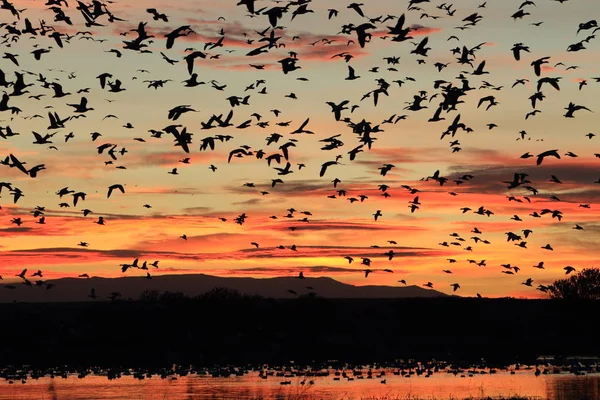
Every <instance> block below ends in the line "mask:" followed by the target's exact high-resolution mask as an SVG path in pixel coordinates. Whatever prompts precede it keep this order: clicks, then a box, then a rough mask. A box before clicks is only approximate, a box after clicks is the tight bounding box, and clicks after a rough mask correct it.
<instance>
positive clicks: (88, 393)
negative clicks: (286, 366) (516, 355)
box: [0, 369, 600, 400]
mask: <svg viewBox="0 0 600 400" xmlns="http://www.w3.org/2000/svg"><path fill="white" fill-rule="evenodd" d="M393 372H394V371H392V370H390V371H387V372H386V373H385V374H384V375H382V376H381V377H380V378H376V377H375V376H373V378H372V379H368V378H367V377H365V378H363V379H354V380H349V379H347V378H346V379H344V378H342V379H339V380H334V378H335V376H334V375H333V374H332V375H330V376H323V377H311V378H310V379H311V381H312V382H313V383H312V384H311V383H310V382H311V381H308V380H306V378H304V377H286V378H283V377H276V376H269V377H268V378H267V379H262V378H261V377H260V376H259V374H258V373H256V372H249V373H248V374H245V375H243V376H232V377H229V378H212V377H209V376H206V375H196V374H190V375H187V376H183V377H177V378H175V377H167V378H166V379H161V377H160V376H153V377H151V378H145V379H142V380H140V379H136V378H134V377H133V376H123V377H122V378H120V379H116V380H111V381H109V380H108V379H107V378H106V377H104V376H93V375H88V376H86V377H85V378H83V379H78V378H77V376H76V375H70V376H68V377H67V378H60V377H56V378H50V377H44V378H39V379H37V380H32V379H28V380H27V382H26V383H25V384H23V383H21V382H20V381H15V383H13V384H9V383H8V382H6V381H3V382H1V383H0V400H2V399H11V400H15V399H23V400H25V399H28V400H29V399H53V400H55V399H56V400H59V399H60V400H89V399H98V400H109V399H111V400H112V399H114V400H140V399H144V400H151V399H161V400H175V399H176V400H184V399H185V400H192V399H193V400H230V399H236V400H259V399H260V400H359V399H384V398H387V399H408V398H410V399H414V398H423V399H431V398H435V399H439V400H443V399H451V398H452V399H462V398H470V397H473V398H478V397H482V396H491V397H498V396H505V397H509V396H526V397H531V398H539V399H548V400H573V399H578V400H588V399H589V400H592V399H594V400H597V399H600V390H599V387H600V374H588V375H584V376H576V375H574V374H543V375H540V376H536V375H535V374H534V371H533V370H532V369H528V370H519V371H515V373H509V372H507V371H505V372H498V373H496V374H489V373H486V374H478V373H476V374H473V375H472V376H470V375H465V376H464V377H461V376H460V375H458V376H455V375H454V374H449V373H445V372H440V373H436V374H433V375H431V376H430V377H425V376H411V377H404V376H399V375H394V373H393ZM284 381H289V382H291V383H290V384H285V385H282V384H281V382H284ZM382 382H385V383H382Z"/></svg>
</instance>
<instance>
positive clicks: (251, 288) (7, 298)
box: [0, 274, 448, 302]
mask: <svg viewBox="0 0 600 400" xmlns="http://www.w3.org/2000/svg"><path fill="white" fill-rule="evenodd" d="M46 284H53V285H54V287H52V288H51V289H50V290H47V289H45V288H44V287H28V286H26V285H23V284H21V283H14V284H12V285H13V286H16V289H12V290H8V289H5V290H3V291H0V302H12V301H19V302H77V301H86V300H90V297H89V295H90V293H91V290H92V288H93V289H94V290H95V293H96V296H97V300H107V296H109V295H110V294H111V293H112V292H118V293H120V294H121V298H124V299H128V298H131V299H138V298H139V296H140V294H141V293H142V292H144V291H146V290H156V291H158V292H159V293H162V292H181V293H183V294H184V295H186V296H190V297H193V296H197V295H200V294H202V293H206V292H208V291H210V290H211V289H214V288H216V287H223V288H228V289H232V290H237V291H239V292H240V293H242V294H247V295H260V296H263V297H270V298H282V299H285V298H294V297H296V296H301V295H307V294H309V293H311V292H312V293H315V294H316V295H318V296H320V297H325V298H357V299H368V298H372V299H382V298H409V297H446V296H448V295H447V294H445V293H442V292H438V291H435V290H432V289H424V288H421V287H418V286H416V285H410V286H401V287H398V286H385V285H367V286H354V285H350V284H346V283H343V282H339V281H337V280H335V279H333V278H329V277H316V278H304V279H299V278H298V277H271V278H251V277H220V276H214V275H207V274H177V275H174V274H171V275H156V276H153V277H152V279H147V278H145V277H117V278H104V277H94V276H93V277H91V278H60V279H53V280H47V281H46ZM292 291H293V292H295V293H296V294H294V293H292Z"/></svg>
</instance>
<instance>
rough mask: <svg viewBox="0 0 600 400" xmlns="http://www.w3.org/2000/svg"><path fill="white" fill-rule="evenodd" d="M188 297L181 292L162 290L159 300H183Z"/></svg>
mask: <svg viewBox="0 0 600 400" xmlns="http://www.w3.org/2000/svg"><path fill="white" fill-rule="evenodd" d="M189 299H190V298H189V297H188V296H186V295H185V294H183V293H182V292H164V293H163V294H161V295H160V301H183V300H189Z"/></svg>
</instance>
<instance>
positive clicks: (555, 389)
mask: <svg viewBox="0 0 600 400" xmlns="http://www.w3.org/2000/svg"><path fill="white" fill-rule="evenodd" d="M546 393H547V396H548V397H549V398H552V399H554V400H571V399H573V398H575V397H574V396H575V395H576V396H577V397H576V398H577V399H580V400H598V399H600V379H598V378H597V377H596V378H595V379H594V378H593V377H590V376H575V377H573V376H569V377H556V378H555V379H553V380H552V381H550V382H548V386H547V392H546ZM550 396H552V397H550Z"/></svg>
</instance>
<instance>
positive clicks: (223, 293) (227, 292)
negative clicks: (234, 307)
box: [198, 287, 244, 300]
mask: <svg viewBox="0 0 600 400" xmlns="http://www.w3.org/2000/svg"><path fill="white" fill-rule="evenodd" d="M198 298H199V299H201V300H241V299H243V298H244V296H243V295H242V294H241V293H240V292H239V290H235V289H229V288H224V287H216V288H214V289H212V290H209V291H208V292H206V293H203V294H201V295H200V296H198Z"/></svg>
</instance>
